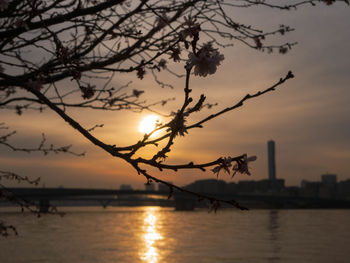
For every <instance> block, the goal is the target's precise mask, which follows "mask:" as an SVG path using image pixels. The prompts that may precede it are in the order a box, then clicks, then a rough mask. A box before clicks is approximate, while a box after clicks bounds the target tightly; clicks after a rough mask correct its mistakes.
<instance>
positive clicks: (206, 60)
mask: <svg viewBox="0 0 350 263" xmlns="http://www.w3.org/2000/svg"><path fill="white" fill-rule="evenodd" d="M188 58H189V59H188V61H187V65H186V67H187V68H192V67H194V74H195V75H198V76H202V77H206V76H207V75H208V74H209V75H211V74H214V73H215V72H216V68H217V67H218V66H219V65H220V62H221V61H222V60H224V55H222V54H220V53H219V52H218V51H217V49H214V48H213V47H212V45H211V43H210V42H209V43H207V44H205V45H204V46H203V47H202V48H201V49H200V50H199V51H198V52H197V54H193V53H190V54H189V55H188Z"/></svg>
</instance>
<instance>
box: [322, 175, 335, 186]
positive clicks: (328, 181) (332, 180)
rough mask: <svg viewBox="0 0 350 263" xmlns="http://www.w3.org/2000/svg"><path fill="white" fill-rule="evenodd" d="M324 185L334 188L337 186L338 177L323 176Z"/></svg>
mask: <svg viewBox="0 0 350 263" xmlns="http://www.w3.org/2000/svg"><path fill="white" fill-rule="evenodd" d="M321 178H322V184H324V185H327V186H333V185H336V184H337V175H335V174H323V175H321Z"/></svg>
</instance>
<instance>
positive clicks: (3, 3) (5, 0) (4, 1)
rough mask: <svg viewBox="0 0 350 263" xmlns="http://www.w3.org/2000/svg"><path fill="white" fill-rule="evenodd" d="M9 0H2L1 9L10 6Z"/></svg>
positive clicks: (0, 0) (0, 2)
mask: <svg viewBox="0 0 350 263" xmlns="http://www.w3.org/2000/svg"><path fill="white" fill-rule="evenodd" d="M9 3H10V1H9V0H0V11H3V10H5V9H6V8H7V7H8V6H9Z"/></svg>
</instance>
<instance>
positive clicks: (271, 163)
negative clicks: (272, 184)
mask: <svg viewBox="0 0 350 263" xmlns="http://www.w3.org/2000/svg"><path fill="white" fill-rule="evenodd" d="M267 153H268V159H267V162H268V169H269V180H275V179H276V162H275V142H274V141H273V140H271V141H268V142H267Z"/></svg>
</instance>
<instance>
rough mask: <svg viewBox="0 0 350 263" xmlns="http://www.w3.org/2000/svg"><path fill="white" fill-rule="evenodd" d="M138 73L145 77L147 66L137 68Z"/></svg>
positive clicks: (139, 75) (139, 76)
mask: <svg viewBox="0 0 350 263" xmlns="http://www.w3.org/2000/svg"><path fill="white" fill-rule="evenodd" d="M136 71H137V72H136V75H137V77H138V78H139V79H143V77H144V76H145V74H146V70H145V68H144V67H139V68H137V69H136Z"/></svg>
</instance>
